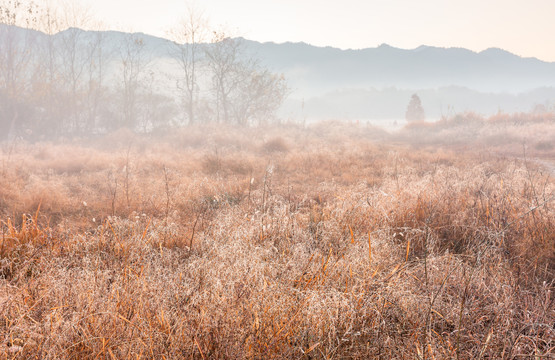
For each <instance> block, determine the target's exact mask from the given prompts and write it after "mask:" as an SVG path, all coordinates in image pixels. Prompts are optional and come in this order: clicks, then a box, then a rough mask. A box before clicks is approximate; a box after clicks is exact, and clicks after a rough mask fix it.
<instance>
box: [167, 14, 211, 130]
mask: <svg viewBox="0 0 555 360" xmlns="http://www.w3.org/2000/svg"><path fill="white" fill-rule="evenodd" d="M206 23H207V22H206V19H205V18H204V15H203V13H202V12H201V11H199V10H198V9H197V8H195V7H194V6H193V5H190V6H189V7H188V9H187V14H186V16H185V17H184V18H183V19H182V20H181V22H180V23H179V24H178V25H177V26H176V27H174V28H173V29H172V30H171V31H170V36H171V37H172V38H173V41H174V42H173V46H172V49H171V50H170V54H171V56H172V57H173V58H174V59H175V61H176V62H177V64H178V65H179V67H180V70H181V77H179V78H178V79H177V80H176V85H177V89H178V91H179V93H180V99H181V104H182V106H183V109H184V110H185V113H186V116H187V122H188V123H189V124H194V123H195V122H196V119H195V118H196V111H195V110H196V107H197V103H198V93H199V86H198V71H199V67H200V62H201V60H202V57H203V52H202V51H201V43H202V42H203V41H205V40H206V38H207V33H208V27H207V25H206Z"/></svg>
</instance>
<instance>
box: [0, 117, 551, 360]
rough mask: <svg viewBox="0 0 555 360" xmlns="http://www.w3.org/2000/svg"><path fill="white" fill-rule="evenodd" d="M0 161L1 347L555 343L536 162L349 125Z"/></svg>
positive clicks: (137, 351)
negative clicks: (420, 144) (418, 145)
mask: <svg viewBox="0 0 555 360" xmlns="http://www.w3.org/2000/svg"><path fill="white" fill-rule="evenodd" d="M393 140H395V139H393ZM0 156H1V159H0V160H1V161H2V168H1V169H0V171H1V176H0V227H1V235H0V236H1V237H0V240H1V245H0V257H1V260H0V358H5V359H7V358H10V359H11V358H21V359H26V358H35V357H36V358H43V359H49V358H52V359H59V358H74V359H95V358H118V359H119V358H121V359H127V358H132V359H136V358H157V359H162V358H166V359H170V358H199V359H202V358H204V359H207V358H257V359H261V358H264V359H265V358H293V359H298V358H360V359H367V358H406V359H417V358H427V359H433V358H435V359H450V358H460V359H480V358H481V359H486V358H490V359H494V358H495V359H512V358H533V357H534V356H538V357H539V358H546V357H549V356H554V355H555V353H554V350H553V349H554V347H555V342H554V339H555V330H554V328H553V324H554V322H555V303H554V301H555V300H554V298H555V296H554V294H553V291H554V280H553V279H554V278H555V276H554V275H555V208H554V199H555V198H554V182H553V175H551V174H550V173H549V172H546V171H544V170H543V169H541V168H539V167H538V165H537V164H535V163H532V162H530V161H526V160H525V159H524V160H523V159H514V158H512V159H511V158H500V157H499V156H498V155H493V154H490V153H489V152H488V151H487V149H484V148H481V149H478V150H468V151H465V152H461V151H460V148H457V151H456V152H454V151H452V150H450V147H449V146H446V145H442V146H441V147H436V148H433V149H430V148H426V149H420V150H418V149H415V148H414V147H413V146H412V145H408V144H406V143H404V142H403V141H402V139H401V141H399V140H398V139H397V140H396V141H392V139H391V136H390V135H387V134H384V133H383V132H381V131H379V130H376V129H374V128H370V127H365V126H358V127H357V126H343V125H339V124H337V123H328V124H321V125H316V126H314V127H311V128H309V129H301V128H298V127H295V126H289V127H274V128H258V129H238V128H224V129H221V128H216V127H195V128H189V129H185V130H183V131H182V132H179V133H175V134H173V135H172V136H167V137H165V138H163V139H148V138H146V137H141V136H134V135H132V134H129V133H126V132H120V133H118V134H115V135H111V136H109V137H106V138H104V139H98V140H97V141H94V142H79V141H74V142H66V143H65V144H50V143H48V144H46V143H38V144H22V143H15V144H5V145H3V147H2V153H1V154H0Z"/></svg>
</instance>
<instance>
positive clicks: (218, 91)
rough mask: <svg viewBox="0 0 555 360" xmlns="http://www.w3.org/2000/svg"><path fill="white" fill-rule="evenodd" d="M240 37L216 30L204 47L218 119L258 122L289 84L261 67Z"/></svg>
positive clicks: (271, 114)
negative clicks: (210, 40) (245, 47)
mask: <svg viewBox="0 0 555 360" xmlns="http://www.w3.org/2000/svg"><path fill="white" fill-rule="evenodd" d="M243 45H244V44H243V40H241V39H233V38H230V37H226V36H225V35H224V34H223V33H215V37H214V40H213V42H212V44H210V46H209V47H207V50H206V54H207V58H208V67H209V69H210V72H211V76H212V90H213V94H214V95H215V105H216V116H217V120H218V121H223V122H226V123H231V122H234V123H236V124H239V125H247V124H251V123H256V124H261V123H264V122H267V121H268V120H270V119H271V118H273V117H274V115H275V112H276V110H277V109H278V108H279V107H280V106H281V104H282V102H283V100H284V99H285V97H286V95H287V93H288V88H287V85H286V82H285V79H284V77H283V76H281V75H276V74H272V73H271V72H270V71H268V70H267V69H264V68H263V67H262V66H261V65H260V63H259V62H258V61H257V60H256V59H255V58H254V57H252V56H250V55H248V54H247V52H246V50H245V49H244V46H243Z"/></svg>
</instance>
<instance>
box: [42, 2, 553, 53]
mask: <svg viewBox="0 0 555 360" xmlns="http://www.w3.org/2000/svg"><path fill="white" fill-rule="evenodd" d="M53 1H64V0H53ZM76 1H77V2H78V3H82V4H84V5H86V6H88V7H90V8H91V10H92V11H93V12H94V13H95V14H96V16H97V17H98V18H100V19H101V20H102V21H104V22H105V23H106V26H107V27H108V28H110V29H118V30H126V31H128V30H132V31H140V32H144V33H147V34H152V35H157V36H165V34H166V33H167V30H168V29H169V28H170V27H171V26H172V25H174V24H175V23H176V22H177V20H178V18H179V17H182V16H183V15H184V13H185V10H186V8H187V5H186V4H187V1H186V0H155V1H152V0H76ZM195 3H196V5H197V6H196V7H197V8H201V9H204V13H205V15H206V16H207V17H208V19H209V20H210V23H211V24H212V25H224V26H225V27H226V28H227V29H231V31H232V33H233V35H238V36H243V37H245V38H248V39H252V40H258V41H274V42H285V41H294V42H297V41H304V42H307V43H310V44H313V45H318V46H334V47H339V48H343V49H345V48H353V49H359V48H366V47H376V46H378V45H380V44H382V43H387V44H389V45H392V46H395V47H400V48H405V49H412V48H416V47H418V46H419V45H431V46H439V47H465V48H468V49H471V50H474V51H481V50H484V49H487V48H489V47H499V48H502V49H505V50H508V51H510V52H513V53H515V54H517V55H521V56H526V57H537V58H539V59H542V60H545V61H555V0H366V1H364V0H196V1H195Z"/></svg>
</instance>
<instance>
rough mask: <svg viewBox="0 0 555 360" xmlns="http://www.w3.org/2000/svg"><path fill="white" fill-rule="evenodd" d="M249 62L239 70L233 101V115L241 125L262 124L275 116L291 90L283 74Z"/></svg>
mask: <svg viewBox="0 0 555 360" xmlns="http://www.w3.org/2000/svg"><path fill="white" fill-rule="evenodd" d="M248 65H249V63H247V66H242V67H240V69H239V71H240V72H242V74H241V75H240V78H241V82H240V83H239V84H238V87H237V89H236V91H235V92H234V94H233V99H232V102H231V104H232V109H233V115H234V118H235V121H236V122H237V123H238V124H240V125H247V124H256V125H262V124H265V123H268V122H269V121H271V120H273V119H274V118H275V113H276V111H277V110H278V109H279V107H280V106H281V104H282V103H283V101H284V99H285V97H286V96H287V94H288V93H289V89H288V87H287V84H286V81H285V78H284V77H283V75H276V74H273V73H271V72H270V71H268V70H266V69H261V68H260V67H259V66H254V67H249V66H248Z"/></svg>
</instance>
